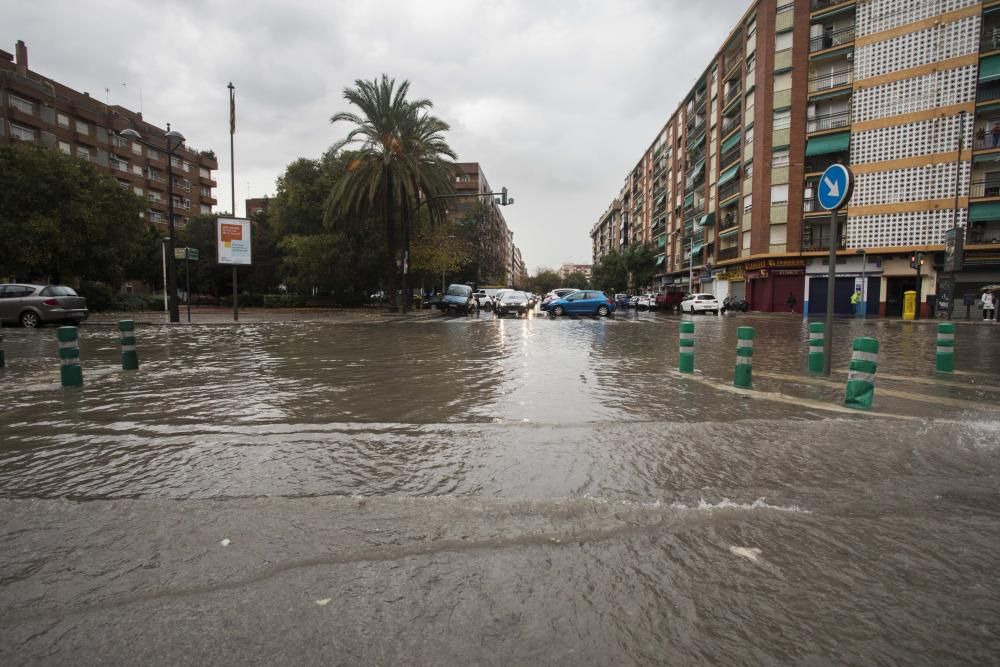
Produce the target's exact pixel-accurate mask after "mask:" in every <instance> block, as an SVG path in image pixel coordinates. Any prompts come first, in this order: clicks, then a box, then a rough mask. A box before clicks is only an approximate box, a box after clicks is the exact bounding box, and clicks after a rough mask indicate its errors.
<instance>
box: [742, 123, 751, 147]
mask: <svg viewBox="0 0 1000 667" xmlns="http://www.w3.org/2000/svg"><path fill="white" fill-rule="evenodd" d="M743 143H744V144H746V145H747V146H749V145H750V144H752V143H753V126H751V127H748V128H747V129H746V132H744V133H743Z"/></svg>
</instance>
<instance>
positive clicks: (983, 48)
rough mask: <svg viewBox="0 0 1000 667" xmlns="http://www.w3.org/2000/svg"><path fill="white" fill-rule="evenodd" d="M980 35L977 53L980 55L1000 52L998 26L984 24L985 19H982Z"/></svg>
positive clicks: (999, 28) (999, 31)
mask: <svg viewBox="0 0 1000 667" xmlns="http://www.w3.org/2000/svg"><path fill="white" fill-rule="evenodd" d="M981 35H982V36H981V38H980V39H979V51H980V52H981V53H989V52H990V51H1000V24H994V25H989V24H988V23H986V17H984V18H983V27H982V33H981Z"/></svg>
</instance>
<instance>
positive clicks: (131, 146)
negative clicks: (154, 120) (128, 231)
mask: <svg viewBox="0 0 1000 667" xmlns="http://www.w3.org/2000/svg"><path fill="white" fill-rule="evenodd" d="M15 51H16V57H15V56H14V55H12V54H10V53H8V52H6V51H2V50H0V145H3V144H10V143H11V142H14V141H37V142H41V143H43V144H45V145H46V146H49V147H51V148H53V149H56V150H61V151H62V152H64V153H66V154H67V155H72V156H75V157H77V158H79V159H81V160H87V161H89V162H90V163H92V164H93V165H94V166H96V167H98V168H99V169H102V170H104V171H107V172H108V173H109V174H111V175H112V176H114V177H115V178H116V179H117V180H118V182H119V183H120V184H121V186H122V188H124V189H127V190H132V191H133V192H134V193H135V194H137V195H139V196H140V197H143V198H144V199H145V200H146V202H147V204H146V206H147V208H146V212H145V218H146V220H148V221H149V222H151V223H153V224H156V225H157V226H162V227H163V228H164V230H165V229H166V225H167V171H166V170H167V169H168V166H167V162H166V158H167V155H166V144H165V139H164V134H165V130H164V129H163V128H160V127H157V126H155V125H151V124H150V123H147V122H146V121H145V120H143V118H142V114H141V113H136V112H134V111H130V110H129V109H126V108H124V107H121V106H117V105H107V104H104V103H102V102H99V101H98V100H95V99H93V98H92V97H90V95H89V94H88V93H85V92H84V93H79V92H77V91H75V90H73V89H72V88H69V87H67V86H65V85H63V84H61V83H59V82H57V81H53V80H52V79H49V78H47V77H45V76H43V75H41V74H38V73H36V72H33V71H32V70H31V69H30V68H29V67H28V47H27V46H26V45H25V44H24V42H21V41H19V42H18V43H17V46H16V48H15ZM126 128H132V129H134V130H136V131H137V132H139V134H141V135H142V137H143V140H144V141H145V142H146V143H148V144H150V145H151V146H153V148H148V147H146V146H143V145H142V144H140V143H138V142H133V141H128V140H127V139H125V138H123V137H121V136H119V135H118V134H117V133H118V132H120V131H121V130H124V129H126ZM218 166H219V165H218V162H217V160H216V157H215V154H214V153H213V152H212V151H197V150H195V149H192V148H190V147H188V146H186V145H183V146H181V147H180V148H179V149H177V150H176V151H175V152H174V157H173V160H171V165H170V167H169V168H170V169H172V170H173V174H174V222H175V224H177V225H178V226H183V225H184V224H185V223H186V222H187V220H188V218H190V217H193V216H196V215H200V214H202V213H211V212H212V207H213V206H214V205H215V204H216V200H215V198H214V195H213V194H212V189H213V188H214V187H215V186H216V182H215V180H214V179H213V177H212V171H213V170H215V169H217V168H218Z"/></svg>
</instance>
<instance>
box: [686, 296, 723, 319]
mask: <svg viewBox="0 0 1000 667" xmlns="http://www.w3.org/2000/svg"><path fill="white" fill-rule="evenodd" d="M720 305H721V304H720V303H719V300H718V299H716V298H715V295H714V294H691V295H688V297H687V298H685V299H684V300H683V301H681V312H682V313H691V314H694V313H712V314H713V315H718V314H719V307H720Z"/></svg>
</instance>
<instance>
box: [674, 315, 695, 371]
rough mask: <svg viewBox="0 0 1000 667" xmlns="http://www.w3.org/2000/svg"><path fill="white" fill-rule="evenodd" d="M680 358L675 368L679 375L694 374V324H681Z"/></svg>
mask: <svg viewBox="0 0 1000 667" xmlns="http://www.w3.org/2000/svg"><path fill="white" fill-rule="evenodd" d="M679 342H680V356H679V357H678V361H677V367H678V370H680V372H681V373H694V322H690V321H686V320H685V321H683V322H681V333H680V341H679Z"/></svg>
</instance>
